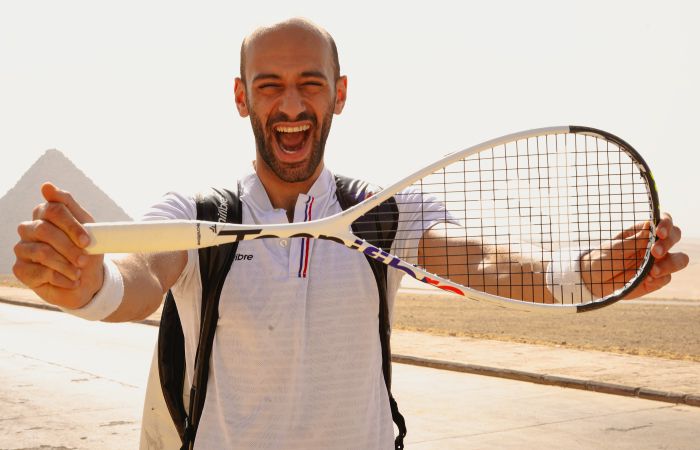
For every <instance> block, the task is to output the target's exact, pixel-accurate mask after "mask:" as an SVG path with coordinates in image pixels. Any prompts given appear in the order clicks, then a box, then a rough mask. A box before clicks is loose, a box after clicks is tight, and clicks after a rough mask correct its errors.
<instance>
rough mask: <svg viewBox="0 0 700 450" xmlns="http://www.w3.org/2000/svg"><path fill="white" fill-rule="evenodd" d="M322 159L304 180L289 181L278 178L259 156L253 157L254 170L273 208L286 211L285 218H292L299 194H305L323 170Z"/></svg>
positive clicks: (290, 219)
mask: <svg viewBox="0 0 700 450" xmlns="http://www.w3.org/2000/svg"><path fill="white" fill-rule="evenodd" d="M323 167H324V166H323V161H321V163H320V164H319V165H318V167H317V168H316V170H315V171H314V173H313V174H312V175H311V176H310V177H309V178H307V179H306V180H304V181H299V182H296V183H290V182H288V181H284V180H282V179H280V178H279V177H278V176H277V174H275V173H274V172H273V171H272V169H270V166H268V165H267V164H266V163H265V161H263V160H262V159H260V158H256V159H255V172H256V173H257V175H258V178H260V181H261V182H262V184H263V187H264V188H265V191H266V192H267V196H268V198H269V199H270V203H271V204H272V207H273V208H282V209H284V210H285V211H286V212H287V219H288V220H289V221H290V222H292V221H293V220H294V208H295V206H296V203H297V198H299V194H306V193H307V192H309V190H310V189H311V186H313V184H314V183H315V182H316V180H317V179H318V177H319V176H320V175H321V172H322V171H323Z"/></svg>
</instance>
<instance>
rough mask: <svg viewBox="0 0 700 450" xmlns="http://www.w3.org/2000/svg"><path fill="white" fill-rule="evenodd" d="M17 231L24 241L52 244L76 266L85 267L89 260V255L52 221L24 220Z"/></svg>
mask: <svg viewBox="0 0 700 450" xmlns="http://www.w3.org/2000/svg"><path fill="white" fill-rule="evenodd" d="M17 233H18V234H19V236H20V239H21V240H22V241H24V242H44V243H46V244H48V245H50V246H51V247H53V248H54V249H55V250H56V251H57V252H58V253H59V254H60V255H61V256H63V257H64V258H65V259H67V260H68V261H69V262H70V263H72V264H73V265H74V266H76V267H84V266H85V264H86V262H87V258H88V257H87V256H86V255H84V254H83V250H82V248H81V247H78V246H76V244H75V242H74V241H73V240H71V239H70V238H69V237H68V235H66V233H65V232H64V231H63V230H61V229H59V228H58V227H56V226H55V225H54V224H53V223H51V222H47V221H43V220H37V221H34V222H22V223H21V224H20V225H19V226H18V227H17Z"/></svg>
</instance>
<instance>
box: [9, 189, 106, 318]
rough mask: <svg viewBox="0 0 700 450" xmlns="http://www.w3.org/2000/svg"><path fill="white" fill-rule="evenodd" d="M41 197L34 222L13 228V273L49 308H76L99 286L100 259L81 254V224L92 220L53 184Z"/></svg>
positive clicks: (83, 234) (86, 240) (83, 244)
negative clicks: (14, 238) (16, 237)
mask: <svg viewBox="0 0 700 450" xmlns="http://www.w3.org/2000/svg"><path fill="white" fill-rule="evenodd" d="M41 194H42V195H43V197H44V199H46V202H45V203H42V204H40V205H38V206H37V207H36V208H34V211H33V214H32V215H33V217H32V219H33V220H32V221H29V222H22V223H21V224H20V225H19V227H18V228H17V232H18V233H19V237H20V241H19V242H18V243H17V245H15V248H14V251H15V255H16V257H17V259H16V261H15V265H14V266H13V268H12V271H13V272H14V274H15V276H16V277H17V279H19V280H20V281H21V282H22V283H24V284H25V285H27V286H28V287H29V288H31V289H32V290H34V292H36V293H37V294H38V295H39V296H40V297H41V298H43V299H44V300H46V301H47V302H49V303H52V304H54V305H57V306H61V307H64V308H68V309H76V308H80V307H82V306H84V305H86V304H87V303H88V302H89V301H90V300H91V299H92V297H93V296H94V295H95V293H97V291H99V290H100V288H101V287H102V281H103V269H102V261H103V256H102V255H88V254H87V253H85V251H84V248H85V247H86V246H87V245H88V244H89V237H88V235H87V232H86V231H85V229H84V228H83V226H82V225H81V224H83V223H88V222H94V220H93V218H92V216H91V215H90V214H89V213H88V212H87V211H85V210H84V209H83V208H82V207H81V206H80V205H79V204H78V203H77V202H76V201H75V200H74V199H73V197H72V196H71V195H70V193H68V192H66V191H62V190H60V189H58V188H57V187H56V186H54V185H53V184H51V183H44V184H43V185H42V186H41Z"/></svg>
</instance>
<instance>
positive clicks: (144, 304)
mask: <svg viewBox="0 0 700 450" xmlns="http://www.w3.org/2000/svg"><path fill="white" fill-rule="evenodd" d="M114 263H115V264H116V266H117V268H118V269H119V272H120V273H121V276H122V279H123V282H124V296H123V297H122V300H121V303H120V305H119V307H118V308H117V310H116V311H114V312H113V313H112V314H110V315H109V316H108V317H107V318H106V319H104V321H105V322H129V321H136V320H143V319H145V318H146V317H148V316H150V315H151V314H153V313H154V312H155V311H156V310H157V309H158V307H159V306H160V303H161V301H162V300H163V296H164V295H165V293H166V292H167V291H168V289H170V288H171V287H172V285H173V284H175V281H177V278H178V277H179V276H180V273H181V272H182V270H183V269H184V267H185V264H186V263H187V253H186V252H171V253H158V254H132V255H126V256H124V257H120V258H117V259H114Z"/></svg>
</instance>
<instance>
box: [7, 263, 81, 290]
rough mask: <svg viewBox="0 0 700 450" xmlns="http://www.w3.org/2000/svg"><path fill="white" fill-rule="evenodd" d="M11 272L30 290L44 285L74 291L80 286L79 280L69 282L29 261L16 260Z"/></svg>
mask: <svg viewBox="0 0 700 450" xmlns="http://www.w3.org/2000/svg"><path fill="white" fill-rule="evenodd" d="M12 272H13V273H14V274H15V276H16V277H17V279H18V280H20V281H21V282H22V283H24V284H26V285H27V287H29V288H30V289H37V288H39V287H40V286H42V285H46V284H50V285H51V286H55V287H58V288H63V289H75V288H77V287H78V286H80V281H79V280H75V281H74V280H70V279H68V278H66V277H65V276H63V275H61V274H60V273H58V272H56V271H55V270H52V269H49V268H48V267H46V266H42V265H41V264H36V263H33V262H29V261H23V260H18V261H17V262H15V265H14V266H13V267H12ZM42 298H44V297H43V296H42Z"/></svg>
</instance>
